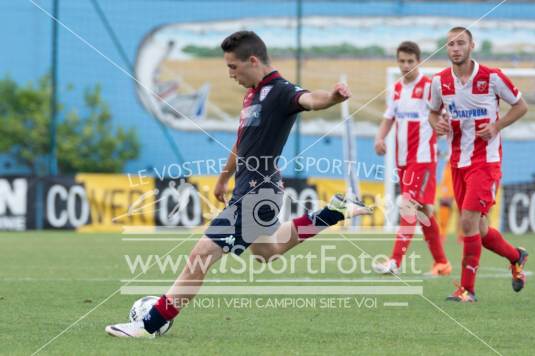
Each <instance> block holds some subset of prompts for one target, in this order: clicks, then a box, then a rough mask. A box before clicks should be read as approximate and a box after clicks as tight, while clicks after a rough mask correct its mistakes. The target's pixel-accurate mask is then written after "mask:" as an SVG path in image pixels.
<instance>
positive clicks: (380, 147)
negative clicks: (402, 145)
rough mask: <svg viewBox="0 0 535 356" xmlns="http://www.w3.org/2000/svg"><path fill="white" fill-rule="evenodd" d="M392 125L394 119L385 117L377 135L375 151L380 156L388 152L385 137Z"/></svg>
mask: <svg viewBox="0 0 535 356" xmlns="http://www.w3.org/2000/svg"><path fill="white" fill-rule="evenodd" d="M392 125H394V120H392V119H383V121H382V122H381V126H379V131H377V135H376V136H375V152H376V153H377V154H378V155H380V156H382V155H384V154H385V153H386V144H385V137H386V135H388V133H389V132H390V129H391V128H392Z"/></svg>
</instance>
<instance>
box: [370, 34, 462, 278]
mask: <svg viewBox="0 0 535 356" xmlns="http://www.w3.org/2000/svg"><path fill="white" fill-rule="evenodd" d="M397 60H398V65H399V69H400V70H401V73H402V74H403V77H402V78H401V79H400V80H399V81H397V82H396V83H395V84H394V87H393V88H392V95H391V96H390V98H389V100H388V107H387V109H386V112H385V114H384V119H383V122H382V123H381V126H380V127H379V132H378V133H377V136H376V138H375V151H376V152H377V154H379V155H384V154H385V153H386V145H385V137H386V136H387V135H388V132H389V131H390V129H391V128H392V125H394V123H395V124H396V163H397V167H398V172H399V178H400V187H401V193H402V200H403V202H402V204H403V205H407V204H414V205H416V206H418V207H419V209H420V210H421V212H423V213H424V214H425V217H426V218H425V219H423V220H424V221H419V223H420V225H421V226H422V230H423V234H424V238H425V241H426V242H427V245H428V247H429V251H431V255H432V256H433V259H434V263H433V267H432V269H431V272H430V274H432V275H435V276H447V275H449V274H450V273H451V264H450V263H449V262H448V259H447V258H446V255H445V254H444V249H443V247H442V242H441V239H440V232H439V228H438V224H437V221H436V219H435V217H434V214H433V204H434V203H435V192H436V166H437V164H436V162H437V151H436V135H435V133H434V132H433V128H432V127H431V126H430V125H429V121H428V116H429V109H428V108H427V104H426V95H427V94H428V93H429V85H430V83H431V79H429V78H428V77H426V76H424V75H422V74H420V72H419V71H418V65H419V63H420V48H419V47H418V45H417V44H416V43H414V42H410V41H407V42H402V43H401V44H400V45H399V47H398V49H397ZM403 205H402V209H401V210H402V211H404V209H403ZM420 216H421V215H420ZM420 220H422V219H420ZM417 223H418V221H417V219H416V216H415V215H414V214H412V216H411V215H409V216H407V214H401V216H400V222H399V225H400V227H399V229H398V233H397V235H396V242H395V243H394V249H393V251H392V256H391V259H390V260H389V261H387V262H386V263H384V264H377V265H375V266H374V270H375V271H376V272H378V273H384V274H387V273H395V274H397V273H398V272H399V268H400V267H401V263H402V260H403V256H404V255H405V253H406V252H407V249H408V247H409V244H410V243H411V240H412V237H413V235H414V229H415V227H416V224H417Z"/></svg>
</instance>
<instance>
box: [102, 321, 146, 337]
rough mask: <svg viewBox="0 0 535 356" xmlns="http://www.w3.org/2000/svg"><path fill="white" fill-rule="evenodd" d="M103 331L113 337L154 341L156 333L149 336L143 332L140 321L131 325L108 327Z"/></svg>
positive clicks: (143, 327) (143, 328)
mask: <svg viewBox="0 0 535 356" xmlns="http://www.w3.org/2000/svg"><path fill="white" fill-rule="evenodd" d="M105 330H106V332H107V333H108V334H109V335H111V336H115V337H138V338H149V339H154V338H155V337H156V333H154V334H150V333H149V332H148V331H147V330H145V326H144V325H143V321H142V320H140V321H134V322H131V323H124V324H115V325H108V326H106V329H105Z"/></svg>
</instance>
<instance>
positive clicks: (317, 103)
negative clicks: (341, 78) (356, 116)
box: [299, 83, 351, 110]
mask: <svg viewBox="0 0 535 356" xmlns="http://www.w3.org/2000/svg"><path fill="white" fill-rule="evenodd" d="M350 97H351V90H349V87H348V86H347V85H346V84H343V83H337V84H336V85H335V86H334V88H333V90H331V91H327V90H314V91H311V92H309V93H305V94H303V95H301V96H300V97H299V104H300V105H301V106H302V107H304V108H305V109H307V110H323V109H327V108H330V107H331V106H333V105H336V104H339V103H341V102H342V101H345V100H347V99H349V98H350Z"/></svg>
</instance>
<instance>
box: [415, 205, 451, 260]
mask: <svg viewBox="0 0 535 356" xmlns="http://www.w3.org/2000/svg"><path fill="white" fill-rule="evenodd" d="M429 222H430V224H429V225H427V226H426V225H424V224H421V225H422V231H423V233H424V239H425V241H426V242H427V246H428V247H429V251H431V255H432V256H433V259H434V260H435V262H436V263H447V262H448V259H447V258H446V255H445V254H444V248H443V247H442V240H441V239H440V235H439V230H438V224H437V220H436V219H435V217H434V216H431V217H430V218H429Z"/></svg>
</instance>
